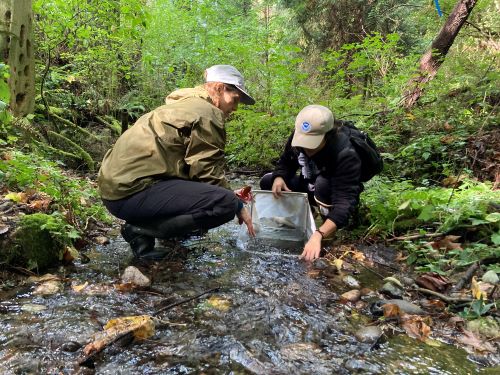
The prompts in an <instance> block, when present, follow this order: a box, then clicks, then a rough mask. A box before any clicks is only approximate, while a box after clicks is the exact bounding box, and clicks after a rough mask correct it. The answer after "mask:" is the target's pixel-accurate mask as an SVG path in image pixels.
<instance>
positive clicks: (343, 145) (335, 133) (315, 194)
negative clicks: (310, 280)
mask: <svg viewBox="0 0 500 375" xmlns="http://www.w3.org/2000/svg"><path fill="white" fill-rule="evenodd" d="M342 125H343V121H340V120H335V119H334V118H333V114H332V112H331V111H330V110H329V109H328V108H326V107H324V106H321V105H309V106H307V107H305V108H304V109H302V110H301V111H300V112H299V114H298V115H297V118H296V120H295V130H294V132H293V133H292V135H291V136H290V137H289V139H288V142H287V143H286V146H285V149H284V151H283V153H282V154H281V156H280V158H279V160H278V163H277V165H276V168H275V170H274V171H273V172H272V173H268V174H266V175H264V176H263V177H262V179H261V181H260V188H261V189H263V190H272V192H273V195H274V197H275V198H279V197H280V195H281V193H282V192H283V191H299V192H305V193H308V195H309V202H310V203H311V204H312V205H316V206H319V209H320V213H321V215H322V217H323V218H324V219H325V220H324V222H323V224H322V225H321V226H320V227H319V228H318V229H317V230H316V232H314V233H313V234H312V236H311V237H310V238H309V240H308V241H307V243H306V244H305V246H304V251H303V252H302V258H303V259H305V260H307V261H311V260H313V259H315V258H318V257H319V256H320V252H321V240H322V239H323V238H324V237H326V236H329V235H331V234H333V233H335V231H336V230H337V229H339V228H342V227H344V226H346V225H347V223H348V221H349V217H350V215H351V214H352V213H353V211H354V210H355V208H356V206H357V204H358V203H359V195H360V194H361V192H362V191H363V185H362V183H361V159H360V157H359V155H358V153H357V152H356V149H355V148H354V146H353V145H352V144H351V142H350V139H349V137H348V136H347V135H346V134H345V133H344V132H341V131H340V128H341V127H342ZM299 169H300V174H299V175H297V174H296V172H297V170H299Z"/></svg>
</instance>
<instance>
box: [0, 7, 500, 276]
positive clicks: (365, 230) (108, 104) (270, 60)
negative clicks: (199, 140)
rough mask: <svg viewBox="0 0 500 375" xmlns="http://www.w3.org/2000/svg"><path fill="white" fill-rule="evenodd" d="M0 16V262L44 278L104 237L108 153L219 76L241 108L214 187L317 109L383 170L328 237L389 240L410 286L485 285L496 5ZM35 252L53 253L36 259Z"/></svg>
mask: <svg viewBox="0 0 500 375" xmlns="http://www.w3.org/2000/svg"><path fill="white" fill-rule="evenodd" d="M1 3H2V5H1V7H0V11H1V12H2V13H1V14H0V17H2V19H3V23H2V25H3V26H2V28H3V29H2V34H1V35H0V37H1V38H2V44H1V45H0V47H1V48H2V56H3V59H4V61H3V63H2V64H0V78H1V82H0V147H1V152H0V193H1V194H2V195H1V197H2V201H1V205H0V211H1V212H2V215H3V218H4V221H3V222H1V223H0V243H3V244H6V243H7V242H6V241H7V239H8V238H9V239H10V240H12V238H13V237H14V233H18V236H17V240H16V241H17V242H16V246H15V247H14V248H13V250H12V251H11V252H8V253H3V254H2V259H1V262H3V263H8V264H11V265H13V266H22V267H26V268H29V269H32V270H37V269H43V268H45V267H48V266H51V265H53V259H54V257H55V258H57V259H62V258H63V257H64V256H67V252H68V249H71V251H73V250H74V249H75V248H76V249H82V248H84V246H85V245H87V244H89V243H91V242H92V241H93V240H94V239H95V236H96V233H99V231H100V230H101V229H102V228H104V227H106V226H108V225H110V224H111V218H110V216H109V215H108V214H107V213H106V211H105V209H104V208H103V206H102V205H101V203H100V201H99V198H98V194H97V192H96V189H95V177H96V172H97V170H98V168H99V163H100V161H101V160H102V157H103V155H104V153H105V152H106V150H108V149H109V147H111V146H112V144H113V142H114V141H115V140H116V139H117V137H118V136H119V135H120V134H121V133H122V132H123V131H125V130H126V129H127V127H128V126H130V125H131V124H133V122H134V121H135V120H136V119H137V118H138V117H139V116H141V115H142V114H144V113H146V112H147V111H149V110H152V109H153V108H155V107H156V106H158V105H161V104H162V103H163V100H164V98H165V96H166V95H167V94H168V93H170V92H171V91H173V90H175V89H176V88H181V87H191V86H194V85H197V84H200V83H201V82H202V76H203V71H204V69H205V68H207V67H208V66H211V65H213V64H231V65H234V66H235V67H237V68H238V69H239V70H240V71H241V72H243V74H244V76H245V77H246V80H247V86H248V88H249V91H250V92H251V93H252V95H253V96H254V97H255V98H256V99H257V103H256V105H255V106H252V107H246V106H240V109H239V110H238V111H237V112H236V113H235V114H234V115H233V116H232V118H231V119H230V121H229V123H228V125H227V136H228V145H227V149H226V156H227V165H228V169H227V171H228V173H229V172H231V171H233V172H235V173H236V174H252V173H253V174H254V175H260V174H263V173H264V172H266V171H269V170H271V168H272V166H273V163H274V162H275V161H276V160H277V158H278V157H279V154H280V150H281V149H282V148H283V146H284V144H285V142H286V139H287V137H288V136H289V134H290V132H291V129H292V127H293V123H294V118H295V116H296V114H297V113H298V111H300V109H301V108H303V107H304V106H305V105H308V104H313V103H315V104H322V105H325V106H327V107H329V108H331V109H332V111H333V113H334V114H335V116H336V117H337V118H339V119H348V120H352V121H355V123H356V125H357V126H358V127H359V128H361V129H363V130H365V131H366V132H368V133H369V134H370V136H371V137H372V138H373V139H374V141H375V142H376V143H377V145H378V146H379V148H380V150H381V151H382V154H383V156H384V161H385V168H384V171H383V173H382V174H380V175H379V176H376V177H375V178H373V179H372V180H371V181H369V182H368V183H367V184H366V186H365V191H364V192H363V194H362V196H361V199H362V202H361V207H360V210H359V213H358V215H357V219H356V223H355V224H356V225H355V226H354V225H353V226H351V227H350V228H349V230H347V231H343V232H342V233H340V234H339V238H341V239H346V240H347V239H349V240H357V241H365V242H369V243H375V242H383V241H387V243H389V244H391V245H392V246H396V247H398V248H400V249H401V250H403V251H404V254H405V259H406V262H407V263H408V264H410V265H412V266H415V267H416V268H415V269H416V270H417V271H418V272H429V271H430V272H434V273H437V274H439V275H451V274H453V273H455V272H458V271H463V270H464V269H466V268H467V267H469V266H470V265H471V264H474V263H476V262H484V264H485V268H484V270H485V271H486V270H493V271H495V272H497V273H498V272H500V266H499V264H498V258H499V255H500V212H499V207H500V193H499V190H498V188H499V184H500V169H499V168H500V167H499V165H500V148H499V144H500V132H499V127H498V122H499V111H498V109H499V104H500V85H499V75H500V71H499V65H500V61H499V56H500V43H499V40H500V39H499V34H500V29H499V25H500V4H499V2H498V1H495V0H483V1H477V2H476V1H467V0H440V1H439V4H440V10H441V11H442V16H440V14H439V13H438V11H437V9H436V7H435V2H433V1H428V0H426V1H423V0H408V1H404V2H402V1H396V0H376V1H374V0H360V1H352V0H350V1H348V0H335V1H331V0H315V1H300V0H255V1H250V0H231V1H226V0H128V1H119V0H88V1H80V0H50V1H47V0H33V1H31V0H29V1H28V0H22V1H17V0H16V1H9V0H2V1H1ZM456 11H461V12H462V13H461V14H459V15H457V17H456V18H454V19H452V21H453V22H452V26H453V25H455V29H454V30H453V29H452V30H451V31H450V29H447V28H446V27H444V26H445V25H446V23H447V21H448V20H450V17H452V16H453V15H454V14H455V13H454V12H456ZM15 17H17V18H15ZM14 19H18V20H22V22H24V23H25V24H26V27H24V28H22V29H19V30H17V31H16V30H13V29H12V27H13V26H12V25H10V23H11V22H10V21H12V22H13V20H14ZM457 20H458V21H459V22H461V24H460V27H458V29H457V27H456V26H457V22H458V21H457ZM24 23H23V25H24ZM14 26H15V25H14ZM9 27H11V28H10V29H9ZM23 40H26V42H22V41H23ZM443 41H444V42H443ZM24 49H26V50H24ZM23 51H24V52H23ZM429 61H430V64H428V65H425V64H426V62H429ZM426 69H427V70H426ZM20 77H21V78H22V77H24V78H22V79H23V81H22V84H21V83H20V80H21V78H20ZM31 77H32V78H31ZM23 90H24V91H23ZM15 229H16V230H15ZM35 230H38V232H36V233H38V234H34V233H35ZM19 233H22V234H21V235H19ZM40 233H44V235H43V236H42V235H41V234H40ZM40 238H43V241H41V240H39V239H40ZM47 243H50V244H52V245H50V246H49V247H51V248H55V249H57V251H56V254H51V255H50V256H49V257H48V258H44V257H37V256H35V255H34V253H35V252H37V251H41V250H39V249H38V248H39V247H46V246H47ZM35 244H36V247H37V249H38V250H37V249H34V247H35ZM54 244H55V245H54ZM16 249H17V250H16ZM20 249H25V250H26V249H32V251H31V250H30V251H21V250H20Z"/></svg>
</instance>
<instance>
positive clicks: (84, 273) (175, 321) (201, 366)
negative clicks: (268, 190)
mask: <svg viewBox="0 0 500 375" xmlns="http://www.w3.org/2000/svg"><path fill="white" fill-rule="evenodd" d="M237 231H238V227H237V226H236V225H235V224H234V223H230V224H227V225H225V226H223V227H221V228H219V229H218V230H215V231H212V232H210V233H209V234H208V235H207V236H206V237H204V238H201V239H192V240H190V241H189V242H186V243H185V245H186V246H188V247H190V248H191V251H190V252H189V254H188V255H187V257H186V259H183V260H176V261H169V262H163V263H162V264H161V266H160V267H158V268H154V269H151V268H150V269H149V270H146V271H145V274H146V275H147V276H149V277H151V278H152V280H153V285H152V287H151V288H150V289H147V290H136V291H120V290H119V289H117V288H115V287H114V285H116V284H118V283H119V277H120V274H121V273H122V272H123V269H124V268H125V267H126V266H127V265H128V264H129V263H130V261H131V255H130V251H129V249H128V245H127V244H126V243H125V242H123V241H122V240H121V239H120V238H119V237H118V238H116V239H115V240H113V241H112V242H111V244H109V245H107V246H100V247H97V248H96V249H94V250H92V251H90V252H88V253H87V255H88V256H89V258H90V262H88V263H86V264H82V263H78V262H77V263H76V265H75V266H74V267H71V268H68V267H66V268H64V269H61V270H59V272H63V273H64V278H65V279H64V288H63V289H62V290H61V291H60V292H58V293H55V294H53V295H50V296H45V297H43V296H37V295H34V294H33V286H32V285H30V284H26V285H25V286H15V287H14V286H13V287H12V288H10V289H9V288H4V291H3V292H1V294H0V297H1V303H0V319H1V321H0V373H2V374H75V373H76V374H93V373H96V374H194V373H196V374H202V373H203V374H219V373H223V374H351V373H363V374H476V373H482V372H481V371H480V368H479V367H478V366H476V365H475V364H474V363H473V362H471V361H469V360H468V359H467V354H466V353H465V352H464V351H463V350H460V349H457V348H455V347H453V346H449V345H445V344H443V345H442V346H441V347H440V348H439V350H436V348H433V347H430V346H427V345H425V344H423V343H420V342H418V341H416V340H413V339H409V338H407V337H406V336H404V335H399V336H393V337H384V338H383V339H382V340H381V341H380V342H379V343H377V344H376V345H374V344H368V343H366V344H365V343H360V342H358V341H357V339H356V338H355V336H354V335H353V333H354V332H355V331H356V330H357V329H358V326H359V325H360V324H362V322H366V321H367V320H368V319H367V318H364V317H363V316H361V315H359V314H358V313H357V312H356V311H355V310H353V309H351V307H349V305H348V304H343V303H340V301H339V298H338V296H339V294H340V293H343V292H345V291H347V290H348V289H349V288H348V287H346V286H345V285H342V284H341V283H339V282H337V281H336V280H337V279H335V278H333V279H331V278H326V277H323V276H321V275H320V276H318V274H317V272H316V273H314V272H312V271H313V270H312V269H311V265H310V264H306V263H304V262H301V261H299V260H298V259H297V256H296V252H295V253H294V252H293V251H292V250H290V246H287V250H283V249H280V248H273V247H269V246H265V245H264V244H262V243H256V244H254V245H253V246H250V247H249V249H247V250H241V249H238V248H237V246H236V237H237ZM379 272H383V270H379ZM355 277H356V278H357V279H358V280H359V281H360V282H361V283H362V284H363V285H362V286H369V287H370V288H372V289H376V288H377V282H379V281H378V278H377V277H374V275H373V273H370V272H368V271H366V272H365V273H362V274H360V275H355ZM85 282H88V283H89V287H88V288H87V289H88V291H87V292H82V293H77V292H75V291H73V290H72V288H71V285H72V284H73V285H75V284H84V283H85ZM216 287H218V288H220V289H219V290H218V291H217V292H214V293H212V294H211V295H212V296H216V297H217V298H218V299H219V301H222V302H223V306H226V307H225V308H215V307H214V305H211V304H210V303H208V301H209V300H208V299H207V297H208V296H204V297H200V298H197V299H194V300H192V301H190V302H187V303H184V304H181V305H178V306H175V307H173V308H172V309H169V310H167V311H165V312H164V313H160V314H159V315H158V317H160V318H161V319H162V320H163V324H162V325H161V326H159V327H157V328H156V332H155V334H154V336H152V337H150V338H149V339H147V340H145V341H142V342H134V343H127V345H122V346H119V345H117V344H113V345H111V346H109V347H108V348H107V349H105V350H104V351H103V352H102V353H100V354H99V355H97V356H96V358H95V360H94V362H93V365H94V368H93V369H92V368H87V367H81V366H79V365H78V361H79V360H80V359H81V358H82V352H81V348H80V347H81V346H82V345H85V344H86V343H88V342H89V341H90V339H91V337H92V335H93V334H94V333H95V332H98V331H100V330H102V326H103V325H104V324H105V323H106V322H107V321H108V320H110V319H113V318H117V317H122V316H130V315H140V314H153V313H154V311H156V310H157V309H158V308H159V307H161V306H165V305H168V304H170V303H174V302H177V301H180V300H183V299H186V298H189V297H192V296H196V295H197V294H200V293H202V292H204V291H207V290H209V289H212V288H216Z"/></svg>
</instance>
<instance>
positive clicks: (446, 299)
mask: <svg viewBox="0 0 500 375" xmlns="http://www.w3.org/2000/svg"><path fill="white" fill-rule="evenodd" d="M413 290H414V291H416V292H420V293H424V294H428V295H431V296H434V297H438V298H439V299H441V300H443V301H444V302H446V303H450V304H454V303H460V302H472V298H460V297H448V296H445V295H444V294H442V293H438V292H435V291H433V290H430V289H425V288H415V289H413Z"/></svg>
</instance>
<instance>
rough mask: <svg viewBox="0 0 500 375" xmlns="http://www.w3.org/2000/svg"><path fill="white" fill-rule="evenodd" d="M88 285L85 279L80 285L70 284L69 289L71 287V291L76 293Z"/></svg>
mask: <svg viewBox="0 0 500 375" xmlns="http://www.w3.org/2000/svg"><path fill="white" fill-rule="evenodd" d="M88 286H89V282H88V281H85V283H83V284H81V285H72V286H71V289H73V291H75V292H76V293H81V291H82V290H84V289H85V288H86V287H88Z"/></svg>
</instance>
